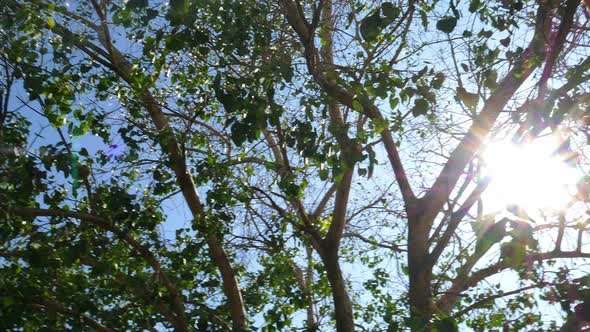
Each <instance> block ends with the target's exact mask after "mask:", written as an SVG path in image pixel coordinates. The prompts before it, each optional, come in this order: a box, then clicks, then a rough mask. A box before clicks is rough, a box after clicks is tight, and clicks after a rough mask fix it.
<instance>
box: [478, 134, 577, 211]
mask: <svg viewBox="0 0 590 332" xmlns="http://www.w3.org/2000/svg"><path fill="white" fill-rule="evenodd" d="M559 146H560V144H559V140H558V139H557V138H556V137H554V136H549V137H545V138H541V139H537V140H535V141H533V142H531V143H527V144H524V145H521V146H519V145H516V144H513V143H512V142H496V143H492V144H490V145H488V147H487V148H486V150H485V152H484V160H485V162H486V167H487V171H488V174H489V175H491V176H492V182H491V183H490V185H489V187H488V189H487V190H486V192H485V193H484V195H483V202H484V206H485V209H486V210H487V211H500V210H503V209H505V208H506V206H507V205H509V204H518V206H520V207H521V208H523V209H525V210H527V211H553V210H559V209H563V208H565V207H566V205H567V204H568V203H569V202H570V201H571V199H572V195H573V194H575V188H576V182H577V181H578V179H579V178H580V174H579V172H578V171H577V170H576V169H575V168H574V167H571V166H569V165H568V164H567V163H566V162H565V159H566V158H568V156H563V155H560V154H558V153H556V151H557V150H558V148H559Z"/></svg>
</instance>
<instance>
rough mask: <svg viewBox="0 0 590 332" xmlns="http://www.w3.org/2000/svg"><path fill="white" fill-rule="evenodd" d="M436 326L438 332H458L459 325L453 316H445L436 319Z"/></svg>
mask: <svg viewBox="0 0 590 332" xmlns="http://www.w3.org/2000/svg"><path fill="white" fill-rule="evenodd" d="M434 327H436V330H437V331H438V332H458V331H459V327H458V326H457V322H456V321H455V319H454V318H452V317H445V318H443V319H439V320H435V321H434Z"/></svg>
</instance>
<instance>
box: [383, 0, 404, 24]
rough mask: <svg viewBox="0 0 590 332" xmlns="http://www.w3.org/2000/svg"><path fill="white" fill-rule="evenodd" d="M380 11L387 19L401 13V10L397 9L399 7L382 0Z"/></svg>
mask: <svg viewBox="0 0 590 332" xmlns="http://www.w3.org/2000/svg"><path fill="white" fill-rule="evenodd" d="M381 11H382V12H383V15H384V16H385V17H387V19H388V20H389V21H393V20H395V19H396V18H398V17H399V14H401V10H400V9H399V7H397V6H395V5H394V4H392V3H391V2H384V3H383V4H382V5H381Z"/></svg>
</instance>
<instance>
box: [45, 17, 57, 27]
mask: <svg viewBox="0 0 590 332" xmlns="http://www.w3.org/2000/svg"><path fill="white" fill-rule="evenodd" d="M45 23H47V27H48V28H49V30H51V29H53V27H55V20H53V18H51V17H49V18H47V21H45Z"/></svg>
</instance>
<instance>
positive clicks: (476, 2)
mask: <svg viewBox="0 0 590 332" xmlns="http://www.w3.org/2000/svg"><path fill="white" fill-rule="evenodd" d="M480 8H481V0H471V2H470V3H469V12H470V13H475V11H477V10H478V9H480Z"/></svg>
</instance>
